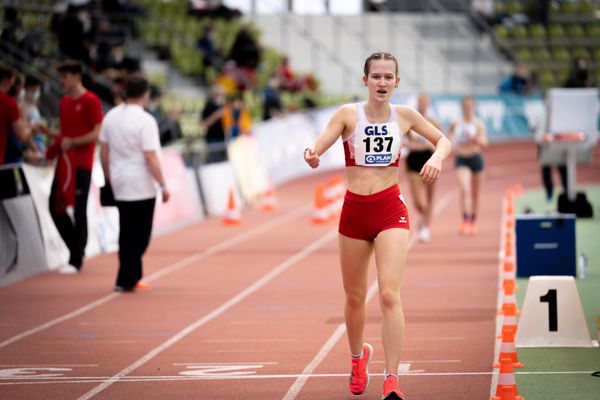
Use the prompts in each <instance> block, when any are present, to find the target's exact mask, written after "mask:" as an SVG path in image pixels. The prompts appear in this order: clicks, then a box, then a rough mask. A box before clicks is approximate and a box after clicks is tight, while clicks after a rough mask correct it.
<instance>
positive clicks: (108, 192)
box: [100, 182, 117, 207]
mask: <svg viewBox="0 0 600 400" xmlns="http://www.w3.org/2000/svg"><path fill="white" fill-rule="evenodd" d="M100 204H101V205H102V206H103V207H111V206H116V205H117V202H116V200H115V196H114V195H113V191H112V186H110V183H109V182H106V183H105V184H104V186H102V187H101V188H100Z"/></svg>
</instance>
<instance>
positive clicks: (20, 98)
mask: <svg viewBox="0 0 600 400" xmlns="http://www.w3.org/2000/svg"><path fill="white" fill-rule="evenodd" d="M39 90H40V82H39V81H38V80H37V79H35V78H33V77H31V76H28V77H27V78H26V79H25V80H23V79H22V77H21V76H18V77H17V79H16V80H15V83H14V85H13V86H12V88H11V89H10V91H9V95H10V96H11V97H14V98H15V99H16V100H17V102H18V103H19V110H20V114H21V116H20V118H21V119H22V120H23V124H24V126H25V128H26V129H27V131H28V132H29V133H30V136H29V137H28V139H27V140H26V141H24V142H23V141H21V140H20V139H19V137H18V136H17V134H16V133H15V131H14V130H12V129H11V131H10V133H9V135H8V142H7V146H6V154H5V156H4V161H5V162H6V163H9V164H10V163H20V162H23V161H26V162H29V163H33V164H37V163H39V162H40V161H41V160H42V159H43V155H42V152H41V151H43V150H44V149H45V144H44V138H43V136H42V135H40V134H37V133H39V132H35V131H34V130H33V129H32V126H33V125H34V124H36V123H39V122H40V120H41V116H40V112H39V109H38V107H37V98H35V93H36V92H37V93H38V97H39Z"/></svg>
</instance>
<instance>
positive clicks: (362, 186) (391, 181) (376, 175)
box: [346, 165, 398, 195]
mask: <svg viewBox="0 0 600 400" xmlns="http://www.w3.org/2000/svg"><path fill="white" fill-rule="evenodd" d="M346 176H347V177H348V190H349V191H351V192H352V193H356V194H361V195H369V194H373V193H377V192H380V191H382V190H384V189H387V188H388V187H390V186H392V185H395V184H398V167H362V166H358V165H357V166H353V167H347V168H346Z"/></svg>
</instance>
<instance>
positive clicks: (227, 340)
mask: <svg viewBox="0 0 600 400" xmlns="http://www.w3.org/2000/svg"><path fill="white" fill-rule="evenodd" d="M297 341H298V339H206V340H203V342H204V343H271V342H277V343H278V342H285V343H289V342H297Z"/></svg>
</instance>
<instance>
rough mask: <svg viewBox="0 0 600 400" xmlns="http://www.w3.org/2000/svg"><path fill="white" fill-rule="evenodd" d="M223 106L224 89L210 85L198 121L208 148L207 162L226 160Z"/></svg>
mask: <svg viewBox="0 0 600 400" xmlns="http://www.w3.org/2000/svg"><path fill="white" fill-rule="evenodd" d="M224 106H225V91H224V90H223V88H222V87H221V86H219V85H215V86H213V87H212V89H211V94H210V96H209V98H208V100H207V101H206V104H205V105H204V108H203V109H202V114H201V115H200V122H201V124H202V127H203V128H204V132H205V136H204V138H205V140H206V145H207V148H208V156H207V159H206V163H207V164H209V163H215V162H221V161H225V160H227V149H226V147H225V128H224V124H223V111H224Z"/></svg>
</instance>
